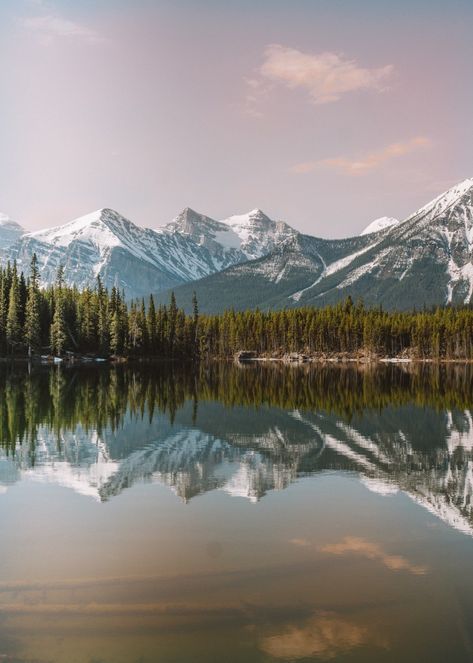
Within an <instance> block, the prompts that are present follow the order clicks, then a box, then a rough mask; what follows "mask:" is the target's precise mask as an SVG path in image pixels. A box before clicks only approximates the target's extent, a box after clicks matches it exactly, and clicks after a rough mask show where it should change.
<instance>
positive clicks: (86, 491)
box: [0, 364, 473, 535]
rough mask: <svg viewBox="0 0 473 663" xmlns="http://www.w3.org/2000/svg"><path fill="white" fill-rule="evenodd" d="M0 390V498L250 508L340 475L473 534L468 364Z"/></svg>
mask: <svg viewBox="0 0 473 663" xmlns="http://www.w3.org/2000/svg"><path fill="white" fill-rule="evenodd" d="M0 392H1V401H0V443H1V449H0V494H6V493H7V492H8V491H9V490H11V489H12V488H13V487H14V486H15V485H16V484H17V483H18V482H21V481H25V480H29V481H33V482H41V483H46V484H54V485H58V486H61V487H65V488H67V489H70V490H73V491H75V492H76V493H77V494H79V495H82V496H84V497H86V498H89V499H90V498H92V499H94V500H97V501H99V502H100V501H101V502H106V501H110V500H113V499H114V498H115V497H116V496H118V495H120V494H121V493H123V491H125V490H132V489H133V487H135V486H138V485H140V484H142V483H143V482H145V483H146V482H152V483H158V484H162V485H164V486H167V487H168V488H169V489H170V490H171V491H172V492H173V493H175V494H176V495H177V496H178V497H179V498H180V499H181V500H182V501H184V502H188V501H190V500H193V499H196V498H197V497H198V496H200V495H203V494H204V493H207V492H209V491H223V492H224V493H226V494H227V495H229V496H232V497H240V498H245V499H247V500H250V501H251V502H257V501H259V500H264V499H265V496H266V495H268V493H270V492H271V491H280V490H284V489H286V488H288V487H289V486H290V485H291V484H293V483H294V482H297V481H299V480H301V479H303V478H305V477H314V478H315V479H317V477H322V476H323V475H324V473H327V472H331V473H333V472H339V473H342V474H347V475H350V476H351V475H352V476H353V477H356V478H357V479H359V481H360V482H361V483H362V484H363V486H364V487H366V488H368V489H369V490H370V491H373V492H374V493H377V494H379V495H381V496H384V497H386V498H389V497H390V496H392V495H395V494H397V493H402V494H405V495H406V496H408V497H409V498H410V499H411V500H413V501H414V502H415V503H416V504H418V505H420V506H421V507H423V508H424V509H427V510H428V511H429V512H430V513H431V514H433V515H435V516H436V517H437V518H439V519H440V520H442V521H443V522H444V523H446V524H448V525H449V526H450V527H452V528H454V529H456V530H459V531H461V532H463V533H465V534H468V535H471V534H473V507H472V494H473V462H472V461H473V397H472V394H473V371H472V369H471V368H470V367H469V366H467V367H461V368H459V367H457V368H448V367H436V368H434V367H430V368H428V367H410V368H406V367H398V366H392V367H380V368H376V369H366V368H365V369H364V370H357V369H356V368H346V367H342V368H337V367H329V368H310V367H308V368H301V367H298V368H290V367H289V368H287V367H279V366H260V367H238V366H233V365H228V364H225V365H219V364H215V365H212V366H210V367H203V368H200V369H191V368H188V369H186V368H185V367H181V368H179V369H177V368H175V367H169V366H168V367H165V366H156V367H154V366H151V367H144V368H127V367H116V368H103V369H96V368H95V369H93V370H91V369H87V368H80V369H71V370H63V369H56V368H55V369H44V370H38V371H33V372H30V373H28V372H27V371H26V370H23V369H21V368H16V369H14V370H13V371H9V370H3V371H2V373H1V376H0ZM0 499H1V498H0Z"/></svg>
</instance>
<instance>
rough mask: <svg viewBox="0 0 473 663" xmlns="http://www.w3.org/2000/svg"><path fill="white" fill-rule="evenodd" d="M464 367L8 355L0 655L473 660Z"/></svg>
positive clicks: (110, 659)
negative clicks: (191, 364)
mask: <svg viewBox="0 0 473 663" xmlns="http://www.w3.org/2000/svg"><path fill="white" fill-rule="evenodd" d="M472 416H473V372H472V369H471V367H450V368H448V367H443V368H435V367H430V368H429V367H417V368H415V367H411V368H406V367H399V366H392V367H380V368H378V369H364V370H356V369H354V368H337V367H331V368H308V367H307V368H306V367H295V368H291V367H288V368H284V367H281V366H248V367H240V368H238V367H233V366H229V365H211V366H206V367H202V368H201V369H199V370H198V371H192V370H190V369H188V370H185V369H184V368H181V369H179V368H178V367H174V368H169V367H167V368H166V367H161V366H156V367H144V368H126V367H123V368H120V367H118V368H107V367H100V368H95V367H94V368H85V367H83V368H79V369H57V368H52V369H44V370H40V369H36V370H33V371H30V372H28V371H27V369H26V367H25V368H21V367H14V368H11V369H8V368H3V369H2V370H1V372H0V537H1V538H0V541H1V547H0V552H1V554H0V661H8V662H17V663H19V662H23V663H24V662H29V663H33V662H35V663H38V662H41V663H45V662H52V661H54V662H58V663H155V662H158V663H160V662H163V663H164V662H165V663H173V662H175V663H181V662H192V663H200V662H202V663H203V662H206V663H207V662H209V661H210V662H215V663H223V662H229V663H232V662H235V663H236V662H245V663H246V662H249V663H256V662H265V663H271V662H273V663H274V662H281V663H282V662H284V661H301V662H303V661H337V662H338V661H340V662H342V661H343V662H344V661H346V662H349V661H351V662H357V663H358V662H363V663H365V662H368V663H369V662H371V661H373V662H376V663H380V662H381V663H384V662H388V661H389V662H391V661H392V662H396V663H398V662H399V661H409V662H410V661H412V662H414V661H415V662H418V661H431V662H437V661H438V662H439V663H445V662H447V661H448V662H449V663H456V662H463V661H465V662H467V661H468V662H470V661H472V660H473V537H472V535H473V507H472V502H471V497H472V492H473V470H472V468H473V464H472V460H473V458H472V454H473V419H472Z"/></svg>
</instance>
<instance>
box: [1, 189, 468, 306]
mask: <svg viewBox="0 0 473 663" xmlns="http://www.w3.org/2000/svg"><path fill="white" fill-rule="evenodd" d="M33 253H36V255H37V257H38V261H39V267H40V274H41V281H42V283H43V284H44V285H48V284H50V283H52V282H53V281H54V278H55V276H56V272H57V269H58V266H59V265H60V264H62V265H63V266H64V271H65V280H66V282H67V283H69V284H71V285H73V284H75V285H77V286H78V287H79V288H84V287H86V286H93V285H94V284H95V282H96V279H97V277H98V276H100V277H101V279H102V282H103V283H104V285H105V286H106V287H109V288H111V287H112V286H114V285H115V286H117V287H118V288H120V289H121V290H124V291H125V294H126V296H127V297H128V298H130V299H131V298H136V297H147V296H148V295H149V294H150V293H153V294H155V295H156V297H157V298H158V300H160V301H164V302H165V301H168V299H169V296H170V291H171V290H174V292H175V294H176V297H177V301H178V304H180V305H182V306H184V307H185V308H189V307H190V305H191V299H192V294H193V292H194V291H195V292H196V293H197V297H198V300H199V305H200V308H201V310H203V311H207V312H219V311H222V310H223V309H225V308H229V307H233V308H235V309H245V308H254V307H260V308H262V309H271V308H287V307H295V306H305V305H310V306H323V305H326V304H332V303H335V302H337V301H340V300H341V299H344V298H346V297H347V296H348V295H350V296H351V297H352V298H353V299H359V298H362V299H363V300H364V301H365V303H366V304H368V305H380V304H381V305H383V306H384V307H385V308H388V309H395V308H398V309H408V308H412V307H422V306H433V305H440V304H447V303H452V304H469V303H470V302H471V300H472V296H473V262H472V259H473V179H467V180H464V181H463V182H461V183H460V184H458V185H456V186H455V187H453V188H451V189H449V190H448V191H447V192H445V193H443V194H442V195H440V196H438V197H437V198H436V199H435V200H433V201H431V202H430V203H428V204H427V205H425V206H424V207H422V208H421V209H419V210H417V211H416V212H415V213H414V214H412V215H410V216H409V217H407V218H406V219H404V220H397V219H394V218H391V217H382V218H380V219H377V220H375V221H374V222H372V223H370V224H369V225H368V226H367V227H366V228H365V230H363V232H362V233H361V234H360V235H358V236H355V237H349V238H346V239H322V238H318V237H312V236H310V235H306V234H303V233H300V232H299V231H297V230H295V229H294V228H291V227H290V226H289V225H288V224H286V223H284V222H283V221H274V220H272V219H270V218H269V217H268V216H266V215H265V214H264V213H263V212H262V211H261V210H259V209H255V210H252V211H251V212H249V213H247V214H242V215H237V216H231V217H229V218H227V219H224V220H220V221H218V220H215V219H212V218H210V217H208V216H205V215H203V214H199V213H197V212H195V211H194V210H192V209H190V208H186V209H184V210H183V211H182V212H181V214H179V215H178V216H177V217H176V218H175V219H174V220H173V221H171V222H170V223H168V224H166V225H163V226H160V227H158V228H157V229H149V228H142V227H140V226H137V225H135V224H134V223H132V222H131V221H129V220H128V219H126V218H125V217H123V216H122V215H120V214H119V213H118V212H115V211H114V210H111V209H107V208H104V209H101V210H98V211H96V212H93V213H91V214H88V215H86V216H83V217H80V218H79V219H75V220H74V221H71V222H69V223H66V224H64V225H61V226H57V227H54V228H50V229H46V230H40V231H35V232H26V231H25V230H24V229H23V228H22V227H21V226H20V225H19V224H18V223H16V222H14V221H13V220H12V219H10V218H9V217H7V216H5V215H3V214H0V261H1V262H2V263H3V264H5V263H6V262H7V261H13V260H16V262H17V264H18V267H19V269H21V270H23V271H24V272H25V273H28V270H29V264H30V261H31V257H32V255H33Z"/></svg>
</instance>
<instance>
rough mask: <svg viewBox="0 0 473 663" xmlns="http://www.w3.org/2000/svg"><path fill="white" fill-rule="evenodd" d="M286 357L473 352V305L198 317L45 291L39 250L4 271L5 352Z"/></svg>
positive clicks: (96, 292)
mask: <svg viewBox="0 0 473 663" xmlns="http://www.w3.org/2000/svg"><path fill="white" fill-rule="evenodd" d="M243 349H244V350H252V351H254V352H256V353H258V354H259V355H265V356H274V357H282V356H283V355H285V354H287V353H291V352H297V353H305V354H308V355H310V356H318V357H321V356H323V355H324V354H326V353H346V354H349V355H357V356H358V355H360V354H363V355H365V356H366V355H370V356H372V357H375V356H379V357H386V356H389V357H397V356H405V357H411V358H419V359H473V310H471V309H470V308H467V307H464V308H453V307H443V308H436V309H434V310H432V311H420V312H419V311H418V312H414V311H413V312H386V311H383V310H382V309H381V308H376V309H368V308H365V307H364V305H363V304H362V303H361V302H359V303H353V302H352V300H351V299H350V298H348V299H347V300H346V301H345V302H343V303H340V304H337V305H334V306H328V307H325V308H314V307H309V306H306V307H301V308H297V309H290V310H282V311H269V312H262V311H259V310H252V311H244V312H236V311H233V310H229V311H226V312H224V313H222V314H220V315H201V314H199V310H198V302H197V299H196V298H194V303H193V312H192V314H190V315H186V314H185V313H184V311H183V310H182V309H180V308H178V306H177V303H176V299H175V297H174V295H172V296H171V301H170V303H169V304H168V305H160V306H158V307H156V306H155V303H154V300H153V297H152V296H151V297H150V298H149V299H148V301H146V302H145V300H143V299H142V300H140V301H135V302H132V303H131V304H127V302H126V300H125V297H124V295H123V294H122V293H120V292H119V291H118V290H117V289H116V288H112V289H111V291H109V290H108V289H106V288H104V286H103V285H102V282H101V280H100V278H98V279H97V284H96V287H95V288H93V289H90V288H85V289H84V290H82V291H79V290H78V289H77V288H75V287H73V288H71V287H67V286H65V285H64V280H63V270H62V268H61V267H60V268H59V269H58V273H57V277H56V282H55V284H54V285H53V286H50V287H48V288H46V289H41V288H40V279H39V274H38V268H37V262H36V257H35V256H33V259H32V263H31V268H30V276H29V277H28V279H25V277H24V275H23V274H22V273H18V271H17V267H16V265H15V264H14V265H13V266H11V265H8V266H7V267H6V268H5V269H1V270H0V354H1V355H2V356H10V357H13V356H17V357H18V356H26V355H34V356H36V355H41V354H42V355H44V354H54V355H55V356H63V355H64V354H65V353H72V354H80V355H87V354H89V355H94V356H100V357H104V358H107V357H110V356H111V355H117V356H124V357H132V358H133V357H137V358H139V357H141V358H147V357H149V358H151V357H154V358H160V359H185V360H197V359H209V358H227V357H231V356H233V355H234V353H235V352H237V351H239V350H243Z"/></svg>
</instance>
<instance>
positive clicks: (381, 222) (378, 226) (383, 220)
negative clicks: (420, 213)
mask: <svg viewBox="0 0 473 663" xmlns="http://www.w3.org/2000/svg"><path fill="white" fill-rule="evenodd" d="M398 223H399V219H394V218H393V217H392V216H381V217H380V218H379V219H375V220H374V221H372V222H371V223H370V224H369V225H367V226H366V228H365V229H364V230H362V231H361V233H360V235H370V234H371V233H377V232H379V231H380V230H386V228H390V227H391V226H396V225H397V224H398Z"/></svg>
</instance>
